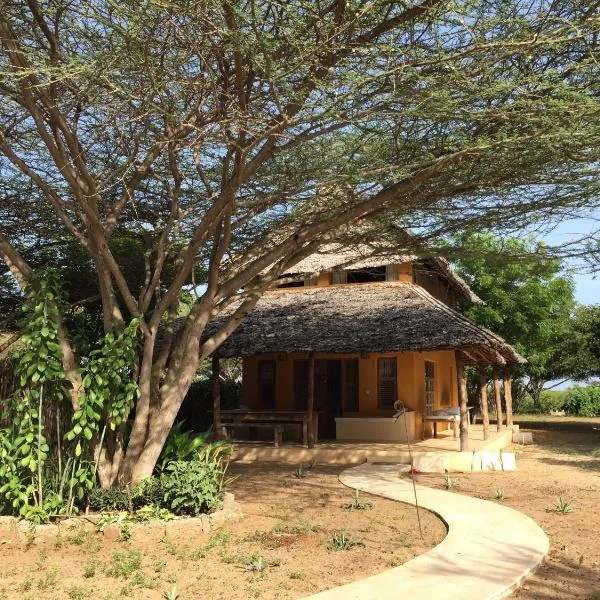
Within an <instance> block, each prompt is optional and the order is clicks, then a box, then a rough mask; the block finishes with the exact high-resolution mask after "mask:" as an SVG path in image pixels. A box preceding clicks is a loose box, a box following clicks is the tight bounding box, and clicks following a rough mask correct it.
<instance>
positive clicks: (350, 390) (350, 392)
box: [342, 358, 358, 412]
mask: <svg viewBox="0 0 600 600" xmlns="http://www.w3.org/2000/svg"><path fill="white" fill-rule="evenodd" d="M342 379H343V384H342V390H343V392H342V396H343V402H344V411H346V412H357V411H358V359H356V358H352V359H349V360H344V361H342Z"/></svg>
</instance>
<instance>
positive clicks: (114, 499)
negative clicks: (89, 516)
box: [89, 488, 129, 512]
mask: <svg viewBox="0 0 600 600" xmlns="http://www.w3.org/2000/svg"><path fill="white" fill-rule="evenodd" d="M89 503H90V508H92V509H93V510H97V511H99V512H108V511H113V510H129V499H128V497H127V490H125V489H124V488H94V489H93V490H92V491H91V492H90V497H89Z"/></svg>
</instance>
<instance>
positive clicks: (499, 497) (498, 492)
mask: <svg viewBox="0 0 600 600" xmlns="http://www.w3.org/2000/svg"><path fill="white" fill-rule="evenodd" d="M494 498H495V499H496V500H506V496H505V495H504V490H501V489H497V490H496V493H495V494H494Z"/></svg>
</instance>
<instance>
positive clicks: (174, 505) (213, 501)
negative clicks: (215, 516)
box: [161, 453, 228, 515]
mask: <svg viewBox="0 0 600 600" xmlns="http://www.w3.org/2000/svg"><path fill="white" fill-rule="evenodd" d="M209 454H210V453H209ZM227 465H228V462H227V460H226V459H223V458H222V457H218V458H217V459H215V460H212V459H210V458H209V459H207V460H190V461H173V462H171V463H169V464H168V465H167V467H166V468H165V472H164V473H163V475H162V476H161V483H162V488H163V491H164V500H165V503H166V506H167V508H169V509H170V510H172V511H173V512H174V513H176V514H191V515H198V514H200V513H203V512H208V511H210V510H213V509H215V508H217V507H218V506H219V505H220V503H221V498H222V493H223V488H224V487H225V485H226V484H227V483H228V481H227V480H226V472H227Z"/></svg>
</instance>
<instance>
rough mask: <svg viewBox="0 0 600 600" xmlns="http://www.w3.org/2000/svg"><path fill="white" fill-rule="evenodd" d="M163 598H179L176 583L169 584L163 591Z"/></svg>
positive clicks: (168, 599)
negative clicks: (169, 587)
mask: <svg viewBox="0 0 600 600" xmlns="http://www.w3.org/2000/svg"><path fill="white" fill-rule="evenodd" d="M163 598H164V599H165V600H177V598H179V592H178V591H177V584H176V583H174V584H173V585H172V586H171V589H169V590H167V591H166V592H164V593H163Z"/></svg>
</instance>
